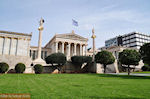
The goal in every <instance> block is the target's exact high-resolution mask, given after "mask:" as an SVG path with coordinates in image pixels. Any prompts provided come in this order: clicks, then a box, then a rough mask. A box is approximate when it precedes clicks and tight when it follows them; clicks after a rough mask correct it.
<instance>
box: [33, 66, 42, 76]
mask: <svg viewBox="0 0 150 99" xmlns="http://www.w3.org/2000/svg"><path fill="white" fill-rule="evenodd" d="M34 71H35V73H36V74H41V73H42V71H43V66H42V65H41V64H36V65H35V66H34Z"/></svg>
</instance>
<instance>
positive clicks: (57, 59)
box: [45, 53, 67, 72]
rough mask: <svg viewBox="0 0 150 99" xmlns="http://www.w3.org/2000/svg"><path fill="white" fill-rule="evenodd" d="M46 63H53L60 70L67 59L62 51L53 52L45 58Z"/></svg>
mask: <svg viewBox="0 0 150 99" xmlns="http://www.w3.org/2000/svg"><path fill="white" fill-rule="evenodd" d="M45 61H46V63H47V64H52V66H53V65H54V64H55V66H56V67H57V69H58V70H59V72H61V67H62V66H63V65H64V64H65V63H66V61H67V59H66V56H65V54H63V53H53V54H51V55H49V56H48V57H46V58H45Z"/></svg>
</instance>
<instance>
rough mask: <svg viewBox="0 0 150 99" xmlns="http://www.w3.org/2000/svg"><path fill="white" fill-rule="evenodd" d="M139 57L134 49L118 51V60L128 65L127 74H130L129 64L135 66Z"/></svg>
mask: <svg viewBox="0 0 150 99" xmlns="http://www.w3.org/2000/svg"><path fill="white" fill-rule="evenodd" d="M140 59H141V57H140V53H139V52H137V51H136V50H128V49H125V50H123V51H122V52H120V53H119V61H120V63H121V64H123V65H127V66H128V75H130V65H133V66H136V65H138V64H139V61H140Z"/></svg>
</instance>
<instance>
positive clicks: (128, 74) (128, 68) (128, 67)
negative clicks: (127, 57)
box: [128, 65, 130, 75]
mask: <svg viewBox="0 0 150 99" xmlns="http://www.w3.org/2000/svg"><path fill="white" fill-rule="evenodd" d="M128 75H130V66H129V65H128Z"/></svg>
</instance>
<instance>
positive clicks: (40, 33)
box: [33, 18, 46, 65]
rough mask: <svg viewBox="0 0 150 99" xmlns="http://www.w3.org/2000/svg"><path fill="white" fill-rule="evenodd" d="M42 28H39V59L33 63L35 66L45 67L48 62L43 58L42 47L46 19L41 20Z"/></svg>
mask: <svg viewBox="0 0 150 99" xmlns="http://www.w3.org/2000/svg"><path fill="white" fill-rule="evenodd" d="M39 23H40V26H39V28H38V30H39V41H38V55H37V56H38V57H37V59H35V60H34V61H33V63H34V64H41V65H45V64H46V62H45V61H44V60H43V59H42V58H41V51H42V50H41V47H42V31H43V29H44V28H43V23H44V19H42V18H41V20H40V22H39Z"/></svg>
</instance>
